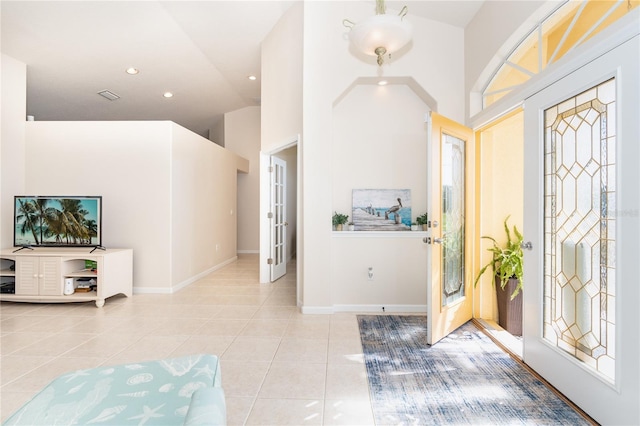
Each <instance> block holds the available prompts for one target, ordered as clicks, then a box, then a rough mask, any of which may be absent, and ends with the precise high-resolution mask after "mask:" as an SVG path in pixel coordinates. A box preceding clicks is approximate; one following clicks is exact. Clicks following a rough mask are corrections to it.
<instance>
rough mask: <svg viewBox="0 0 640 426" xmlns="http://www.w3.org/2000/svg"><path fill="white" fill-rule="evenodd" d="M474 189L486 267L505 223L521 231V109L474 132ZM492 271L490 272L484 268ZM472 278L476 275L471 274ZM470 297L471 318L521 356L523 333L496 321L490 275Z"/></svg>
mask: <svg viewBox="0 0 640 426" xmlns="http://www.w3.org/2000/svg"><path fill="white" fill-rule="evenodd" d="M476 144H477V145H476V152H477V157H476V177H477V178H476V191H477V197H478V198H477V200H478V209H477V218H476V221H477V227H476V232H477V234H476V238H475V239H474V241H475V244H476V245H477V247H476V249H475V250H474V252H475V253H477V256H478V257H479V259H478V262H477V264H479V265H486V264H487V262H489V260H490V259H491V253H490V252H489V251H488V249H489V248H491V247H492V246H493V243H492V241H491V240H488V239H486V238H482V237H484V236H489V237H492V238H495V239H496V241H497V243H498V245H503V244H504V242H505V239H506V235H505V231H504V221H505V219H506V218H507V217H509V221H508V223H509V226H510V227H511V229H512V227H513V226H516V227H517V229H519V230H520V231H522V229H523V185H524V182H523V171H522V170H523V166H524V156H523V149H524V112H523V110H522V109H521V108H518V109H517V110H515V111H513V112H511V113H509V114H506V115H504V116H502V117H500V118H499V119H497V120H494V121H492V122H491V123H489V124H487V125H486V126H484V127H482V128H480V129H479V130H478V131H477V132H476ZM488 272H490V271H488ZM474 279H475V277H474ZM475 296H476V297H475V298H474V317H475V318H477V320H478V322H479V323H480V324H481V325H482V326H483V327H484V328H485V331H486V332H487V333H489V334H490V335H491V336H493V337H494V338H495V339H496V340H497V341H498V342H499V343H500V344H502V345H503V346H504V347H505V348H506V349H507V350H509V351H510V352H512V353H513V354H514V355H516V356H517V357H519V358H522V336H514V335H512V334H511V333H509V332H507V331H506V330H504V329H503V328H502V327H500V326H499V325H498V303H497V297H496V288H495V284H494V279H493V276H491V273H486V274H483V276H482V277H481V278H480V280H479V282H478V285H477V290H476V294H475Z"/></svg>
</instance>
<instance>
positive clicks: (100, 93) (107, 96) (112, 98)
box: [98, 90, 120, 101]
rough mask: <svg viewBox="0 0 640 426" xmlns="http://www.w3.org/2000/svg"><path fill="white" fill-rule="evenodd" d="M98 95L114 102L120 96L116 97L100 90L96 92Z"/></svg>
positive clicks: (111, 93)
mask: <svg viewBox="0 0 640 426" xmlns="http://www.w3.org/2000/svg"><path fill="white" fill-rule="evenodd" d="M98 95H100V96H102V97H103V98H107V99H109V100H110V101H115V100H116V99H120V96H118V95H116V94H115V93H113V92H111V91H109V90H102V91H100V92H98Z"/></svg>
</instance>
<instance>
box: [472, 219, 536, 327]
mask: <svg viewBox="0 0 640 426" xmlns="http://www.w3.org/2000/svg"><path fill="white" fill-rule="evenodd" d="M509 217H510V216H507V217H506V219H505V220H504V230H505V233H506V235H507V241H506V243H505V245H504V246H500V245H499V244H498V242H497V241H496V240H495V238H492V237H486V236H484V237H482V238H486V239H488V240H491V241H492V242H493V247H490V248H488V249H487V250H489V251H490V252H491V253H492V257H491V260H490V261H489V262H488V263H487V264H486V265H484V266H483V267H482V268H481V269H480V271H479V272H478V276H477V277H476V280H475V282H474V286H476V285H478V281H479V280H480V277H481V276H482V274H484V273H485V272H486V271H487V269H488V268H489V267H491V271H492V272H493V275H494V285H495V286H496V288H497V291H496V293H497V295H498V324H500V326H501V327H502V328H504V329H505V330H507V331H508V332H509V333H511V334H513V335H514V336H521V335H522V290H523V273H524V272H523V271H524V269H523V261H524V254H523V252H522V246H521V245H522V241H523V236H522V234H521V233H520V232H519V231H518V228H517V227H516V226H515V225H514V227H513V235H514V238H512V234H511V231H510V230H509V225H508V224H507V221H508V220H509Z"/></svg>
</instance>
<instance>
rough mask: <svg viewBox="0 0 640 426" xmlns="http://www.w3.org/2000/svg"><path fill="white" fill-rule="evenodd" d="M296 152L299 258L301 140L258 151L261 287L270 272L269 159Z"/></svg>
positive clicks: (298, 298)
mask: <svg viewBox="0 0 640 426" xmlns="http://www.w3.org/2000/svg"><path fill="white" fill-rule="evenodd" d="M293 147H296V148H297V153H296V158H297V166H296V180H297V184H296V230H295V232H296V235H297V238H296V257H297V258H300V259H302V258H303V256H302V255H303V253H302V250H303V245H302V244H300V241H301V239H302V233H303V227H302V214H301V211H302V173H301V167H300V165H301V164H302V140H301V137H300V134H297V135H295V136H293V137H291V138H290V139H287V140H285V141H284V142H283V143H282V144H281V145H279V146H278V147H276V148H273V149H271V150H269V151H260V254H259V263H260V266H259V271H260V273H259V275H260V282H261V283H269V282H270V276H271V274H270V268H269V264H268V263H267V259H268V258H269V256H270V252H271V223H270V219H269V218H268V217H267V214H268V213H269V211H270V209H271V176H270V173H269V167H270V166H271V157H272V156H273V155H276V154H278V153H279V152H282V151H284V150H287V149H289V148H293ZM301 277H302V267H298V268H296V301H297V304H298V306H302V297H303V291H302V289H303V286H302V279H301Z"/></svg>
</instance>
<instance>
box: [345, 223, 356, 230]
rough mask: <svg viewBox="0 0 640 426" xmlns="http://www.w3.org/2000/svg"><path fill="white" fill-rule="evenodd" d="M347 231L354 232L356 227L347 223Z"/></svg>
mask: <svg viewBox="0 0 640 426" xmlns="http://www.w3.org/2000/svg"><path fill="white" fill-rule="evenodd" d="M347 229H348V230H349V231H355V230H356V225H355V224H354V223H353V222H349V223H347Z"/></svg>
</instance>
